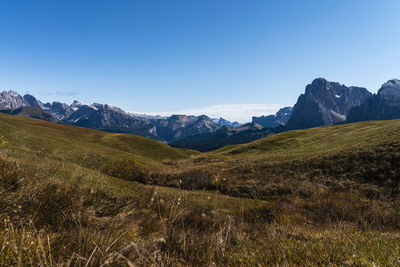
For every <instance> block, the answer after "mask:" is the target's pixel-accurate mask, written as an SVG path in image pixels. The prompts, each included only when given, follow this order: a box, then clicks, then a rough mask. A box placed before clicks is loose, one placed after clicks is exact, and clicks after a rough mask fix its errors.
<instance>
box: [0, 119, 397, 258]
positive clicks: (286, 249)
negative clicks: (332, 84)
mask: <svg viewBox="0 0 400 267" xmlns="http://www.w3.org/2000/svg"><path fill="white" fill-rule="evenodd" d="M399 128H400V122H399V121H398V120H390V121H371V122H360V123H352V124H346V125H336V126H325V127H318V128H313V129H308V130H296V131H289V132H285V133H280V134H276V135H273V136H269V137H266V138H263V139H260V140H257V141H254V142H251V143H249V144H244V145H233V146H227V147H224V148H221V149H219V150H214V151H211V152H207V153H199V152H197V151H192V150H187V149H179V148H172V147H170V146H168V145H166V144H163V143H160V142H157V141H154V140H150V139H147V138H143V137H138V136H133V135H128V134H119V133H108V132H102V131H98V130H92V129H87V128H81V127H75V126H68V125H62V124H56V123H52V122H46V121H43V120H37V119H31V118H24V117H20V116H13V115H6V114H0V148H1V149H0V177H1V180H0V181H1V183H0V187H1V192H2V193H1V195H0V207H1V208H0V210H1V213H0V217H1V224H2V227H1V229H2V230H1V232H0V242H1V244H3V245H2V246H3V248H2V250H1V252H0V263H1V264H2V265H17V264H24V263H28V262H30V263H32V264H34V263H38V264H40V263H41V264H44V265H52V264H55V263H57V264H61V265H67V266H68V265H78V266H79V265H81V266H85V265H87V266H99V265H102V264H105V265H104V266H107V265H108V266H121V265H127V266H129V265H187V266H192V265H211V264H217V265H242V264H249V265H257V264H261V265H275V264H282V265H284V264H298V265H308V266H313V265H315V266H317V265H329V264H330V265H333V264H336V265H363V264H366V263H371V262H374V263H375V264H376V265H384V264H386V263H388V262H390V263H391V264H393V265H397V264H399V259H400V254H399V253H398V249H397V248H398V244H399V242H400V233H399V229H400V221H399V218H400V217H399V216H398V215H399V213H400V210H399V203H400V202H399V201H400V198H399V197H400V195H399V194H400V190H399V189H400V187H399V181H398V177H399V172H400V166H399V164H398V162H399V157H400V152H399V151H400V150H399V144H400V136H399ZM125 163H127V164H125ZM114 166H117V168H115V167H114ZM304 255H308V256H307V257H305V256H304Z"/></svg>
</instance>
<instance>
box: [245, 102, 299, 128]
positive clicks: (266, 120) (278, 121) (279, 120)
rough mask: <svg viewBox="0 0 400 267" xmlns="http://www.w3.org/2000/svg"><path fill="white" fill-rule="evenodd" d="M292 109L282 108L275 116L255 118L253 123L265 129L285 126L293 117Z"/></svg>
mask: <svg viewBox="0 0 400 267" xmlns="http://www.w3.org/2000/svg"><path fill="white" fill-rule="evenodd" d="M292 111H293V108H292V107H284V108H281V109H280V110H279V111H278V112H277V113H276V114H275V115H269V116H261V117H253V118H252V120H251V122H253V123H258V124H260V125H261V126H263V127H265V128H274V127H277V126H285V125H286V124H287V122H288V121H289V119H290V117H291V116H292Z"/></svg>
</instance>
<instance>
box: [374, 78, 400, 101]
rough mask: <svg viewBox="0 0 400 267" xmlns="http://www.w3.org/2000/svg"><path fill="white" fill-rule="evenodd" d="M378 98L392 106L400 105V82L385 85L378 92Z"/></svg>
mask: <svg viewBox="0 0 400 267" xmlns="http://www.w3.org/2000/svg"><path fill="white" fill-rule="evenodd" d="M378 96H379V97H381V98H382V99H383V100H385V101H387V102H388V104H390V105H400V80H397V79H393V80H390V81H388V82H386V83H384V84H383V85H382V87H381V89H379V91H378Z"/></svg>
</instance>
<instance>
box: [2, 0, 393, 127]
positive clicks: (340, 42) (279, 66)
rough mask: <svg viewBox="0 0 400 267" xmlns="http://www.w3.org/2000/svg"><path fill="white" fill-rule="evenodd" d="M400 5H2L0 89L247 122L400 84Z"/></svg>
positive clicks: (217, 0)
mask: <svg viewBox="0 0 400 267" xmlns="http://www.w3.org/2000/svg"><path fill="white" fill-rule="evenodd" d="M399 14H400V1H397V0H392V1H391V0H387V1H369V0H363V1H361V0H346V1H341V0H324V1H320V0H318V1H317V0H315V1H311V0H303V1H294V0H293V1H284V0H282V1H267V0H264V1H256V0H254V1H253V0H250V1H244V0H242V1H236V0H229V1H225V0H201V1H200V0H198V1H196V0H190V1H188V0H181V1H177V0H174V1H172V0H171V1H167V0H159V1H153V0H141V1H139V0H138V1H134V0H130V1H128V0H126V1H122V0H121V1H119V0H113V1H111V0H108V1H102V0H96V1H73V0H68V1H61V0H59V1H41V0H35V1H30V0H27V1H22V0H13V1H11V0H4V1H0V89H2V90H9V89H13V90H16V91H18V92H20V93H26V92H29V93H31V94H33V95H35V96H36V97H38V98H39V99H41V100H42V101H54V100H58V101H63V102H67V103H71V102H72V101H73V100H74V99H78V100H81V101H83V102H88V103H92V102H99V103H109V104H113V105H115V106H119V107H121V108H122V109H124V110H126V111H133V112H142V113H152V114H157V113H160V114H171V113H183V112H184V113H192V114H199V113H206V114H207V115H210V116H218V115H222V116H224V117H227V118H228V119H231V120H240V121H246V120H250V119H251V115H261V114H268V113H272V112H274V111H276V109H277V108H278V107H280V106H286V105H293V104H294V103H295V102H296V100H297V97H298V96H299V94H301V93H302V92H303V91H304V88H305V86H306V84H307V83H310V82H311V81H312V80H313V79H314V78H316V77H325V78H327V79H328V80H332V81H338V82H341V83H344V84H346V85H357V86H364V87H367V88H368V89H369V90H370V91H372V92H376V91H377V90H378V89H379V87H380V85H381V84H382V83H384V82H385V81H387V80H389V79H392V78H395V77H396V78H400V46H399V44H400V19H399Z"/></svg>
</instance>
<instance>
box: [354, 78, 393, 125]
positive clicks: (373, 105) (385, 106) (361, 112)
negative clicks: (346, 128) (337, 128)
mask: <svg viewBox="0 0 400 267" xmlns="http://www.w3.org/2000/svg"><path fill="white" fill-rule="evenodd" d="M399 118H400V81H399V80H397V79H393V80H390V81H388V82H387V83H384V84H383V85H382V87H381V88H380V89H379V91H378V93H377V94H375V95H373V96H372V97H370V98H369V99H368V100H367V101H366V102H365V103H363V104H362V105H360V106H359V107H354V108H352V109H351V110H350V112H349V116H348V119H347V122H356V121H367V120H391V119H399Z"/></svg>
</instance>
